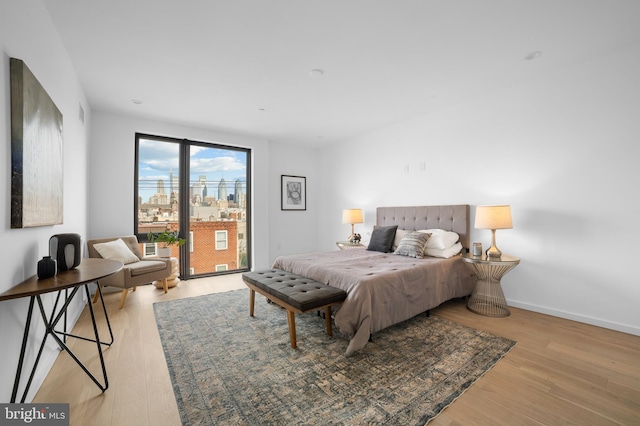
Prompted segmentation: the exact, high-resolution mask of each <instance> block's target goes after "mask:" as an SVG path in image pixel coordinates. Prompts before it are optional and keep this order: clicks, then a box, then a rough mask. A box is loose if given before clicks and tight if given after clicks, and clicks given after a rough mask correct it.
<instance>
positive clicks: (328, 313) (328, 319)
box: [324, 306, 333, 336]
mask: <svg viewBox="0 0 640 426" xmlns="http://www.w3.org/2000/svg"><path fill="white" fill-rule="evenodd" d="M324 320H325V322H326V323H327V336H333V331H332V330H331V306H325V307H324Z"/></svg>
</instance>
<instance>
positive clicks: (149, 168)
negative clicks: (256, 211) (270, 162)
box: [138, 138, 248, 202]
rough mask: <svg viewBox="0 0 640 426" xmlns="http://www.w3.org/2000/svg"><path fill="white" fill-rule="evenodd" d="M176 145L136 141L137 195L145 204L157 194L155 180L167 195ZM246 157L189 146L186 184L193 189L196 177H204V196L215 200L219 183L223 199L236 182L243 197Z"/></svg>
mask: <svg viewBox="0 0 640 426" xmlns="http://www.w3.org/2000/svg"><path fill="white" fill-rule="evenodd" d="M179 149H180V144H178V143H173V142H164V141H155V140H149V139H142V138H141V139H140V145H139V169H138V178H139V181H140V184H139V188H138V191H139V193H138V195H139V196H140V197H142V201H143V202H146V201H148V200H149V197H151V196H153V195H155V193H156V192H157V186H158V185H157V184H158V179H162V180H164V187H165V193H166V194H167V195H170V191H169V173H170V171H173V175H174V176H175V177H177V176H178V173H179V170H178V164H179ZM247 155H248V153H247V152H245V151H237V150H233V149H225V148H224V147H216V146H212V147H205V146H200V145H191V146H190V169H191V170H190V184H189V186H193V184H194V183H195V182H197V181H198V179H199V176H201V175H204V176H206V177H207V180H206V182H207V193H208V195H214V196H216V197H217V194H218V185H219V183H220V179H221V178H224V180H225V182H226V184H227V195H229V194H233V193H234V191H235V181H236V179H240V181H242V183H243V191H244V192H245V193H246V175H247Z"/></svg>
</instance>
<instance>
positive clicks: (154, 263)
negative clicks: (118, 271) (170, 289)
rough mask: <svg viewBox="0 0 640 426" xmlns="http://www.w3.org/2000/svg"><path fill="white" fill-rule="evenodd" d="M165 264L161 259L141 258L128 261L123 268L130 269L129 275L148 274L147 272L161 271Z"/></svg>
mask: <svg viewBox="0 0 640 426" xmlns="http://www.w3.org/2000/svg"><path fill="white" fill-rule="evenodd" d="M166 267H167V264H166V263H165V262H164V261H162V260H141V261H139V262H136V263H130V264H128V265H126V266H125V268H127V269H129V270H130V271H131V276H132V277H135V276H137V275H142V274H148V273H149V272H155V271H162V270H163V269H165V268H166Z"/></svg>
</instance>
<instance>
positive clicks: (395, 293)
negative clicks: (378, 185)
mask: <svg viewBox="0 0 640 426" xmlns="http://www.w3.org/2000/svg"><path fill="white" fill-rule="evenodd" d="M273 267H274V268H279V269H283V270H285V271H289V272H292V273H294V274H299V275H303V276H306V277H309V278H312V279H314V280H316V281H319V282H321V283H325V284H328V285H331V286H333V287H338V288H341V289H343V290H345V291H346V292H347V293H348V296H347V299H346V300H345V301H344V303H343V304H342V305H341V306H340V307H339V308H338V310H337V312H336V314H335V324H336V326H337V327H338V329H339V331H340V332H341V333H343V334H344V335H346V336H348V337H349V338H350V342H349V346H348V347H347V351H346V355H347V356H349V355H352V354H353V353H355V352H356V351H358V350H360V349H362V348H363V347H364V346H365V345H366V344H367V342H368V341H369V336H370V335H371V334H372V333H375V332H376V331H379V330H382V329H383V328H386V327H389V326H390V325H393V324H396V323H399V322H402V321H404V320H407V319H409V318H412V317H414V316H415V315H418V314H420V313H422V312H424V311H426V310H428V309H432V308H435V307H436V306H438V305H440V304H441V303H442V302H445V301H447V300H449V299H452V298H455V297H462V296H466V295H469V294H471V292H472V290H473V286H474V285H475V282H476V279H475V277H474V276H473V274H472V273H471V272H470V270H469V269H468V268H467V267H466V265H465V264H464V263H463V262H462V260H461V259H460V257H459V256H454V257H452V258H450V259H441V258H435V257H426V258H424V259H414V258H410V257H405V256H398V255H394V254H392V253H380V252H375V251H367V250H365V249H349V250H343V251H331V252H319V253H308V254H299V255H290V256H280V257H278V258H277V259H276V260H275V262H274V264H273Z"/></svg>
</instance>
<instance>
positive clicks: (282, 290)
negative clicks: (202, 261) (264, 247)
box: [242, 269, 347, 349]
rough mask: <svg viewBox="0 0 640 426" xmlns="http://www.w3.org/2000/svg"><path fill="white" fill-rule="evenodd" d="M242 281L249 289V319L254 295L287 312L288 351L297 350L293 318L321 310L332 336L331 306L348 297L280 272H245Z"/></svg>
mask: <svg viewBox="0 0 640 426" xmlns="http://www.w3.org/2000/svg"><path fill="white" fill-rule="evenodd" d="M242 279H243V281H244V282H245V284H246V285H247V287H249V290H250V291H249V316H253V307H254V305H255V297H256V293H255V292H256V291H257V292H258V293H260V294H262V295H263V296H265V297H266V298H267V299H269V300H271V301H272V302H273V303H276V304H278V305H280V306H282V307H283V308H285V309H286V310H287V320H288V322H289V337H290V339H291V347H292V348H294V349H295V348H296V347H297V345H296V317H295V314H296V313H297V314H302V313H304V312H308V311H311V310H314V309H324V313H325V321H326V325H327V335H328V336H331V335H332V331H331V306H332V305H335V304H337V303H341V302H343V301H344V299H346V297H347V293H346V292H345V291H344V290H341V289H339V288H336V287H331V286H328V285H326V284H322V283H320V282H318V281H314V280H312V279H310V278H307V277H303V276H302V275H296V274H292V273H290V272H286V271H283V270H281V269H263V270H259V271H253V272H245V273H243V274H242Z"/></svg>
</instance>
